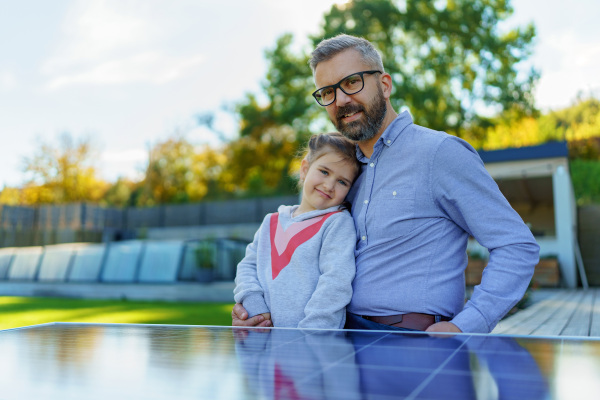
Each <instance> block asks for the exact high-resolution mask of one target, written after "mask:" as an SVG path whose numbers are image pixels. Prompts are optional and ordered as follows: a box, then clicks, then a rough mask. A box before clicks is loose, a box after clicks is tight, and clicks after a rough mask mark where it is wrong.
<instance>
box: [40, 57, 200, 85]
mask: <svg viewBox="0 0 600 400" xmlns="http://www.w3.org/2000/svg"><path fill="white" fill-rule="evenodd" d="M203 60H204V57H202V56H191V57H169V56H166V55H164V54H160V53H154V52H148V53H141V54H137V55H134V56H130V57H125V58H122V59H115V60H109V61H105V62H102V63H100V64H98V65H93V66H90V67H89V68H88V69H84V70H83V71H80V72H75V73H66V74H60V75H57V76H54V77H53V78H52V79H51V80H50V81H49V82H48V84H47V85H46V88H47V89H49V90H54V89H59V88H62V87H65V86H69V85H76V84H121V83H134V82H144V83H152V84H163V83H166V82H169V81H172V80H174V79H177V78H179V77H181V76H183V75H184V74H185V73H186V72H187V71H189V70H191V69H192V68H193V67H196V66H198V65H199V64H201V63H202V62H203Z"/></svg>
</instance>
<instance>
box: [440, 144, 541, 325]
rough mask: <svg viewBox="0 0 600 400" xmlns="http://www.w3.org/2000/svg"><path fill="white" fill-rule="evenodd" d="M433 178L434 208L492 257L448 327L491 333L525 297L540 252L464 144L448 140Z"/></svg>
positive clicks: (472, 153)
mask: <svg viewBox="0 0 600 400" xmlns="http://www.w3.org/2000/svg"><path fill="white" fill-rule="evenodd" d="M432 173H433V175H434V179H433V182H432V184H433V185H432V187H433V189H432V190H433V193H434V201H435V202H436V203H437V205H438V207H440V208H441V209H442V210H443V211H444V213H445V214H446V215H447V216H448V217H449V218H450V219H451V220H452V221H453V222H454V223H456V224H457V225H458V226H460V227H461V228H462V229H463V230H464V231H465V232H467V233H468V234H469V235H471V236H473V237H474V238H475V239H476V240H477V241H478V242H479V243H480V244H481V245H482V246H484V247H486V248H487V249H488V250H489V252H490V259H489V262H488V265H487V267H486V268H485V270H484V273H483V279H482V282H481V284H480V285H478V286H476V287H475V290H474V291H473V295H472V296H471V299H470V300H469V301H468V302H467V304H465V307H464V308H463V310H462V311H461V312H460V313H459V314H458V315H456V316H455V317H454V318H453V320H452V323H453V324H454V325H456V326H457V327H458V328H459V329H461V330H462V331H464V332H485V333H487V332H491V330H492V329H493V328H494V326H495V325H496V324H497V323H498V321H499V320H500V319H501V318H502V317H503V316H504V315H506V313H507V312H508V311H510V309H511V308H512V307H513V306H514V305H515V304H516V303H517V302H518V301H519V300H520V299H521V298H522V297H523V294H524V293H525V290H526V289H527V286H528V285H529V282H530V280H531V277H532V275H533V270H534V268H535V265H536V264H537V262H538V255H539V246H538V244H537V243H536V241H535V238H534V237H533V235H532V234H531V231H530V230H529V228H528V227H527V226H526V225H525V223H524V222H523V220H522V219H521V217H520V216H519V214H517V212H516V211H515V210H513V208H512V207H511V205H510V204H509V203H508V201H507V200H506V198H505V197H504V195H503V194H502V193H501V192H500V190H499V188H498V185H497V184H496V182H495V181H494V180H493V179H492V177H491V176H490V175H489V173H488V172H487V171H486V170H485V167H484V165H483V162H482V161H481V159H480V158H479V155H478V154H477V152H476V151H475V150H474V149H473V148H472V147H471V146H470V145H469V144H468V143H466V142H464V141H462V140H460V139H457V138H448V139H446V140H445V141H444V142H443V143H442V144H441V145H440V147H439V148H438V151H437V153H436V156H435V162H434V164H433V169H432Z"/></svg>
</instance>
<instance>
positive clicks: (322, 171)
mask: <svg viewBox="0 0 600 400" xmlns="http://www.w3.org/2000/svg"><path fill="white" fill-rule="evenodd" d="M319 171H321V173H322V174H323V175H329V172H327V171H325V170H324V169H321V170H319Z"/></svg>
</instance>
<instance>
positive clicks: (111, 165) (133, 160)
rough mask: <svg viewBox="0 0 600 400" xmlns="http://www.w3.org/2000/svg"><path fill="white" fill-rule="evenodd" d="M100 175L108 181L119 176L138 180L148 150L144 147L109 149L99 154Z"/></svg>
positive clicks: (141, 174)
mask: <svg viewBox="0 0 600 400" xmlns="http://www.w3.org/2000/svg"><path fill="white" fill-rule="evenodd" d="M100 160H101V163H102V167H101V170H102V175H103V177H104V178H105V179H107V180H108V181H110V182H114V181H116V180H117V178H119V177H124V178H129V179H132V180H140V179H142V178H143V176H144V173H143V168H144V165H146V163H147V161H148V151H147V150H145V149H128V150H111V151H105V152H103V153H102V154H101V156H100Z"/></svg>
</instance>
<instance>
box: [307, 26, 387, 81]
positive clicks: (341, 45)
mask: <svg viewBox="0 0 600 400" xmlns="http://www.w3.org/2000/svg"><path fill="white" fill-rule="evenodd" d="M348 49H352V50H355V51H357V52H358V53H359V54H360V56H361V57H362V59H363V61H364V62H365V63H366V64H368V65H369V66H370V67H371V68H373V69H378V70H380V71H381V72H385V71H384V69H383V62H382V61H381V55H380V54H379V52H378V51H377V50H376V49H375V47H374V46H373V44H371V42H369V41H368V40H366V39H363V38H361V37H356V36H350V35H344V34H342V35H337V36H334V37H332V38H329V39H325V40H323V41H321V43H319V44H318V45H317V48H315V50H314V51H313V52H312V54H311V57H310V60H309V62H308V63H309V64H310V68H311V69H312V71H313V73H314V72H315V69H316V68H317V65H318V64H319V63H320V62H323V61H327V60H330V59H331V58H333V57H334V56H336V55H337V54H339V53H341V52H342V51H344V50H348Z"/></svg>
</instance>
